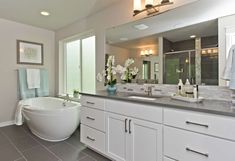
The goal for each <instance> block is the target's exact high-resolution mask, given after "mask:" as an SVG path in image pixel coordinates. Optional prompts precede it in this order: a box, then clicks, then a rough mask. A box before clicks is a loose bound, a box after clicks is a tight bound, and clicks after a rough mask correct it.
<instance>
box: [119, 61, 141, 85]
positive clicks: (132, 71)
mask: <svg viewBox="0 0 235 161" xmlns="http://www.w3.org/2000/svg"><path fill="white" fill-rule="evenodd" d="M134 62H135V61H134V59H130V58H129V59H127V60H126V62H125V65H124V66H121V65H118V66H117V67H116V71H117V73H120V74H121V80H122V81H124V82H131V80H132V79H135V77H136V75H137V74H138V72H139V69H138V68H136V67H134V68H130V66H131V65H132V64H133V63H134Z"/></svg>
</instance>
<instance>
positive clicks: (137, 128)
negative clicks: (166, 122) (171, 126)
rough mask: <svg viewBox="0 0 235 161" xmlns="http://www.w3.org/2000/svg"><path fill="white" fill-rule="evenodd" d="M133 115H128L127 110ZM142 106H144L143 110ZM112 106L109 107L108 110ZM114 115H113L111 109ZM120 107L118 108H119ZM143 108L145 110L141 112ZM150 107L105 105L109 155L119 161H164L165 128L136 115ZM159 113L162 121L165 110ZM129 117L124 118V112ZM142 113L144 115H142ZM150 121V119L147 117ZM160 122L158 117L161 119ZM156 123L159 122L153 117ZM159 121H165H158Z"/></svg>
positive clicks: (113, 103) (121, 104) (129, 104)
mask: <svg viewBox="0 0 235 161" xmlns="http://www.w3.org/2000/svg"><path fill="white" fill-rule="evenodd" d="M135 106H136V110H135V109H132V110H133V111H132V113H128V112H127V111H129V109H128V108H132V107H135ZM141 106H142V107H141ZM109 107H110V108H109ZM111 107H112V109H113V111H114V112H115V113H121V114H115V113H113V111H112V109H111ZM116 107H119V108H116ZM140 108H143V109H142V110H140ZM148 108H152V107H151V106H145V105H139V104H134V103H125V102H120V101H112V100H108V101H107V102H106V110H108V111H109V112H107V113H106V152H107V155H108V156H110V157H111V158H114V159H115V160H117V161H143V160H146V161H162V125H161V124H160V123H154V122H151V121H145V120H142V119H139V118H134V117H133V116H138V115H140V114H141V113H142V115H145V114H144V112H145V109H146V111H147V112H148V110H149V109H148ZM154 108H155V109H157V110H159V113H158V114H157V115H156V116H158V115H160V119H161V118H162V116H161V115H162V108H160V107H159V108H158V107H154ZM123 109H125V110H124V111H125V113H126V114H128V115H124V111H123ZM140 111H142V112H141V113H139V112H140ZM146 119H149V118H146ZM158 119H159V118H158ZM153 121H156V119H155V118H154V120H153ZM159 121H160V122H161V121H162V120H159Z"/></svg>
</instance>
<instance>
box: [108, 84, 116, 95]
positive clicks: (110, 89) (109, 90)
mask: <svg viewBox="0 0 235 161" xmlns="http://www.w3.org/2000/svg"><path fill="white" fill-rule="evenodd" d="M116 91H117V87H116V86H115V85H112V86H111V85H107V92H108V93H110V94H114V93H116Z"/></svg>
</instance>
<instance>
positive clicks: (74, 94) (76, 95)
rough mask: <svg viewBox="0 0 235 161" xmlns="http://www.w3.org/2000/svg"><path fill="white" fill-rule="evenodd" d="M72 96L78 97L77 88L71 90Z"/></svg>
mask: <svg viewBox="0 0 235 161" xmlns="http://www.w3.org/2000/svg"><path fill="white" fill-rule="evenodd" d="M73 97H74V98H78V97H79V90H77V89H74V90H73Z"/></svg>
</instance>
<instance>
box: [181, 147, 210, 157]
mask: <svg viewBox="0 0 235 161" xmlns="http://www.w3.org/2000/svg"><path fill="white" fill-rule="evenodd" d="M186 150H187V151H189V152H193V153H196V154H199V155H202V156H205V157H207V158H208V157H209V154H208V153H202V152H198V151H196V150H192V149H190V148H186Z"/></svg>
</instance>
